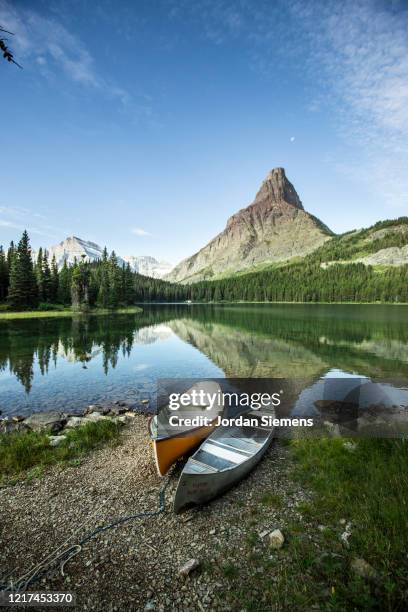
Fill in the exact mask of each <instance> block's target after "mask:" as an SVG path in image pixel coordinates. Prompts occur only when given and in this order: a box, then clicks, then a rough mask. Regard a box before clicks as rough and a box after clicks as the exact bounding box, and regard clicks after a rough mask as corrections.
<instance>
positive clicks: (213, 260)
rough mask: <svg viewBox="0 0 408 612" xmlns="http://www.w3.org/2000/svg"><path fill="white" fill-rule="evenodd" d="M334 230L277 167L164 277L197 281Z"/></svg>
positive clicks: (281, 257) (310, 246) (297, 251)
mask: <svg viewBox="0 0 408 612" xmlns="http://www.w3.org/2000/svg"><path fill="white" fill-rule="evenodd" d="M332 235H333V234H332V232H331V231H330V230H329V228H328V227H326V226H325V225H324V224H323V223H322V222H321V221H320V220H319V219H317V218H316V217H314V216H313V215H311V214H309V213H308V212H306V211H305V209H304V208H303V205H302V202H301V200H300V198H299V196H298V194H297V193H296V190H295V188H294V186H293V185H292V183H291V182H290V181H289V180H288V179H287V177H286V174H285V170H284V169H283V168H274V169H273V170H271V172H270V173H269V174H268V175H267V177H266V178H265V180H264V181H263V183H262V185H261V187H260V189H259V191H258V193H257V194H256V197H255V200H254V201H253V203H252V204H250V205H249V206H248V207H247V208H243V209H241V210H239V211H238V212H237V213H235V214H234V215H232V217H230V218H229V219H228V222H227V225H226V228H225V229H224V231H223V232H221V233H220V234H218V236H216V237H215V238H214V239H213V240H211V242H209V243H208V244H207V245H206V246H205V247H204V248H202V249H201V250H200V251H199V252H198V253H196V254H195V255H192V256H191V257H188V258H187V259H185V260H183V261H182V262H181V263H180V264H178V265H177V266H176V267H175V268H174V269H173V271H172V272H171V273H170V274H169V275H168V276H167V277H166V279H167V280H171V281H177V282H197V281H200V280H209V279H212V278H217V277H220V276H228V275H231V274H234V273H235V272H239V271H241V270H244V269H246V268H252V267H254V266H257V265H259V264H268V263H276V262H282V261H287V260H289V259H291V258H293V257H298V256H304V255H307V254H308V253H311V252H312V251H314V250H315V249H317V248H318V247H319V246H321V245H322V244H323V243H324V242H325V241H327V240H329V239H330V237H331V236H332Z"/></svg>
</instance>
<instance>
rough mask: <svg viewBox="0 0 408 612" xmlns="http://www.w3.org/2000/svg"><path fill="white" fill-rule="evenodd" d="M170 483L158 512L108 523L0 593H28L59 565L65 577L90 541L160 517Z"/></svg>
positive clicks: (4, 586) (162, 491) (0, 586)
mask: <svg viewBox="0 0 408 612" xmlns="http://www.w3.org/2000/svg"><path fill="white" fill-rule="evenodd" d="M169 483H170V474H169V475H168V476H167V479H166V482H165V483H164V485H163V487H162V488H161V489H160V491H159V507H158V509H157V510H151V511H145V512H138V513H137V514H130V515H129V516H122V517H120V518H118V519H117V520H116V521H113V522H112V523H108V524H107V525H100V526H99V527H97V528H96V529H94V530H93V531H91V532H90V533H88V534H87V535H86V536H85V537H84V538H82V540H80V542H78V544H73V545H72V546H70V547H69V548H67V549H65V550H63V551H62V552H61V553H59V554H58V555H55V556H54V557H51V558H46V559H45V562H43V563H42V564H39V565H37V566H36V567H35V569H34V571H33V572H32V573H31V574H29V575H28V577H27V574H24V575H23V576H22V577H21V578H19V579H18V580H17V581H16V582H13V583H11V584H0V591H7V592H10V591H26V590H27V589H28V588H29V587H30V586H31V585H32V584H33V583H34V582H37V581H38V580H40V578H42V577H43V576H44V575H45V574H46V573H47V572H48V571H50V570H51V569H52V567H54V566H56V565H58V564H59V566H60V572H61V575H62V576H65V573H64V570H65V565H66V564H67V563H68V561H70V560H71V559H72V558H73V557H75V556H76V555H78V554H79V553H80V552H82V548H83V546H84V545H85V544H87V543H88V542H89V541H90V540H93V539H94V538H96V537H97V536H98V535H99V534H100V533H104V532H105V531H108V530H110V529H113V528H114V527H119V525H123V524H124V523H127V522H129V521H133V520H136V519H147V518H153V517H154V516H159V514H162V513H164V512H165V510H166V490H167V487H168V486H169Z"/></svg>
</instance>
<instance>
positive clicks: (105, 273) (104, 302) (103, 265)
mask: <svg viewBox="0 0 408 612" xmlns="http://www.w3.org/2000/svg"><path fill="white" fill-rule="evenodd" d="M109 303H110V288H109V266H108V251H107V250H106V247H105V248H104V249H103V252H102V261H101V262H100V275H99V290H98V297H97V304H98V306H99V307H100V308H108V306H109Z"/></svg>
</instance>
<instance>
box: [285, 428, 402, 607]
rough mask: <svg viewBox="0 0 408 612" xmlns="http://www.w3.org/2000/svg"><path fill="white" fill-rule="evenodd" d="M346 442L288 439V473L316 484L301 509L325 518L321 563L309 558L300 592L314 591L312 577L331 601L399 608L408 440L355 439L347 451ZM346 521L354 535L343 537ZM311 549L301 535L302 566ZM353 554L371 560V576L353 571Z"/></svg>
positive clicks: (317, 519)
mask: <svg viewBox="0 0 408 612" xmlns="http://www.w3.org/2000/svg"><path fill="white" fill-rule="evenodd" d="M345 442H346V440H344V439H332V438H329V439H318V440H310V439H309V440H308V439H303V440H302V439H297V440H292V441H291V442H290V448H291V452H292V455H293V457H294V460H295V464H294V472H293V475H294V477H295V478H298V479H299V480H300V482H301V483H302V484H304V485H306V486H308V487H309V488H310V489H311V490H312V492H313V498H312V501H311V502H310V503H306V504H304V505H303V507H302V506H301V507H300V508H299V509H300V511H301V512H302V514H303V516H304V518H305V520H307V521H310V522H311V523H312V524H313V526H314V528H315V529H316V531H317V530H318V529H319V525H320V526H321V525H323V526H324V530H323V531H322V532H321V537H322V542H323V545H324V546H325V548H326V550H327V551H328V553H329V555H328V556H327V557H326V561H324V563H323V564H322V563H316V561H313V565H311V577H312V580H311V582H310V586H309V587H308V586H306V589H305V595H306V594H308V595H309V597H311V596H312V589H313V583H314V582H315V581H322V580H323V581H324V582H326V588H327V589H328V590H329V591H330V593H331V596H330V598H329V601H330V604H331V607H329V608H328V609H342V610H343V609H367V610H371V609H377V606H378V605H379V604H380V606H379V609H386V610H395V609H400V608H399V606H403V601H404V598H405V597H406V594H407V592H408V564H407V560H406V546H407V542H408V522H407V519H406V512H407V500H408V440H407V439H405V438H403V439H360V440H354V444H355V446H353V450H351V451H350V450H349V449H348V448H347V445H346V446H345ZM344 521H345V522H346V523H345V524H344ZM347 524H349V525H350V533H351V535H350V537H349V538H347V542H346V543H344V542H343V541H342V540H341V535H342V533H344V532H345V531H346V530H347V527H346V526H345V525H347ZM311 556H312V557H313V550H312V549H311V547H310V544H309V543H308V542H305V541H304V542H302V541H301V542H300V543H298V550H297V563H298V564H299V566H302V565H304V564H306V565H307V563H308V560H311V559H310V557H311ZM353 559H354V560H355V559H364V560H365V561H366V562H367V563H369V564H370V566H371V567H372V568H373V573H375V579H374V580H373V579H371V580H370V579H367V578H362V577H361V576H358V575H357V574H356V573H355V572H354V571H353V569H352V561H353ZM299 569H300V568H299ZM292 579H293V577H292ZM401 609H402V608H401Z"/></svg>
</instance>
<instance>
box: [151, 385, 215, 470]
mask: <svg viewBox="0 0 408 612" xmlns="http://www.w3.org/2000/svg"><path fill="white" fill-rule="evenodd" d="M194 387H195V388H197V389H205V391H206V392H207V393H217V392H218V391H220V386H219V385H218V383H215V382H213V381H203V382H201V383H195V385H193V387H191V389H189V390H188V391H186V393H189V392H190V391H191V390H193V389H194ZM222 411H223V404H222V402H221V401H218V402H216V403H215V404H214V406H213V407H212V408H211V409H210V410H209V407H208V405H199V406H198V405H194V404H190V405H188V406H182V407H180V409H179V410H178V411H177V415H178V416H182V417H188V418H190V417H191V418H194V417H195V416H197V415H203V416H205V417H206V420H207V423H208V424H207V425H203V426H199V427H191V428H189V429H186V430H184V431H180V430H179V431H177V430H176V431H175V432H174V433H171V429H170V428H169V427H168V419H169V417H170V415H174V414H175V412H173V411H172V410H170V409H169V407H168V406H165V407H164V408H162V409H161V411H160V413H159V415H155V416H154V417H152V418H151V419H150V421H149V433H150V437H151V440H152V446H153V453H154V459H155V463H156V468H157V472H158V474H159V476H164V475H165V474H166V473H167V472H168V470H169V469H170V467H171V466H172V465H173V463H175V462H176V461H177V459H180V457H183V456H184V455H186V454H188V453H189V452H190V451H192V450H194V449H195V448H196V447H197V446H198V445H199V444H200V443H201V442H202V441H203V440H205V438H207V437H208V436H209V435H210V433H211V432H212V431H213V429H214V428H215V425H216V421H217V418H218V416H220V415H221V414H222ZM160 424H161V425H162V428H160ZM159 428H160V429H161V431H158V430H159Z"/></svg>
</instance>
